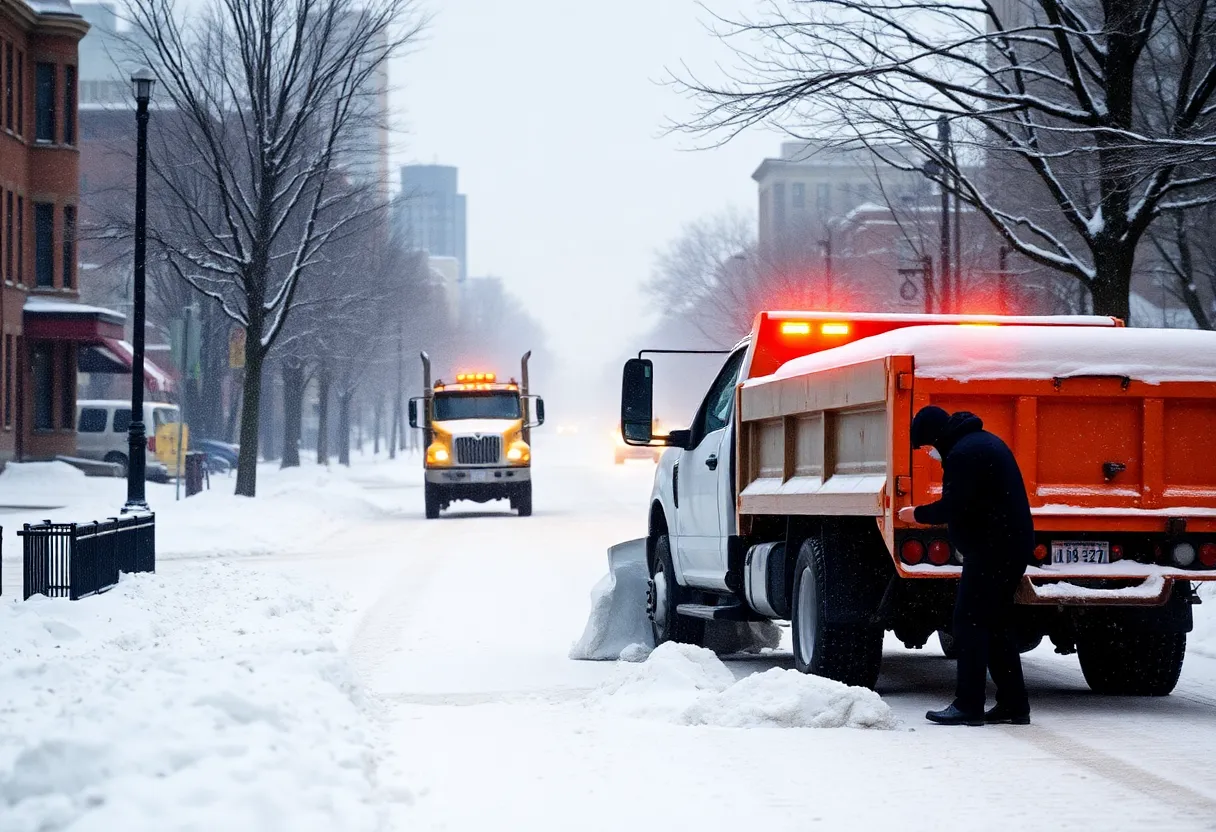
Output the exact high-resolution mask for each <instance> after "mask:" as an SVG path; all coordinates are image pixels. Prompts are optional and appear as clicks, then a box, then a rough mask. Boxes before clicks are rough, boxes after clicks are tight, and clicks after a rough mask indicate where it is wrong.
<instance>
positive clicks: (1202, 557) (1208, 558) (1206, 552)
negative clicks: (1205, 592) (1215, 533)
mask: <svg viewBox="0 0 1216 832" xmlns="http://www.w3.org/2000/svg"><path fill="white" fill-rule="evenodd" d="M1199 562H1200V563H1202V564H1203V565H1204V566H1207V567H1209V568H1210V567H1213V566H1216V543H1205V544H1203V545H1202V546H1200V547H1199Z"/></svg>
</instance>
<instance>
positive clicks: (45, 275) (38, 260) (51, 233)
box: [34, 202, 55, 289]
mask: <svg viewBox="0 0 1216 832" xmlns="http://www.w3.org/2000/svg"><path fill="white" fill-rule="evenodd" d="M34 285H35V286H38V287H39V288H44V289H49V288H51V287H52V286H54V285H55V206H54V205H51V204H50V203H49V202H36V203H34Z"/></svg>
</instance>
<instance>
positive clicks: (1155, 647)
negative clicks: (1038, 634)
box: [1077, 630, 1186, 696]
mask: <svg viewBox="0 0 1216 832" xmlns="http://www.w3.org/2000/svg"><path fill="white" fill-rule="evenodd" d="M1185 657H1186V633H1127V632H1119V631H1114V632H1112V631H1110V630H1104V631H1102V632H1101V633H1092V634H1086V635H1079V636H1078V638H1077V658H1079V659H1080V660H1081V672H1082V673H1083V674H1085V681H1086V683H1087V684H1088V685H1089V689H1090V690H1092V691H1093V692H1094V693H1100V694H1104V695H1107V696H1169V694H1170V692H1171V691H1173V690H1174V686H1175V685H1177V684H1178V676H1179V675H1180V674H1181V673H1182V662H1183V659H1184V658H1185Z"/></svg>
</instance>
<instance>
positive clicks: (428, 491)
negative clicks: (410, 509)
mask: <svg viewBox="0 0 1216 832" xmlns="http://www.w3.org/2000/svg"><path fill="white" fill-rule="evenodd" d="M423 496H424V499H425V500H426V519H427V520H435V519H437V518H438V517H439V509H440V506H441V504H442V501H441V500H440V499H439V493H438V489H437V488H435V486H433V485H431V484H430V483H429V482H428V483H426V484H425V485H424V487H423Z"/></svg>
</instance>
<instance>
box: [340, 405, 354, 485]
mask: <svg viewBox="0 0 1216 832" xmlns="http://www.w3.org/2000/svg"><path fill="white" fill-rule="evenodd" d="M351 395H352V394H351V393H350V391H343V392H342V393H339V394H338V463H339V464H340V465H345V466H346V467H347V468H349V467H350V399H351Z"/></svg>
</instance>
